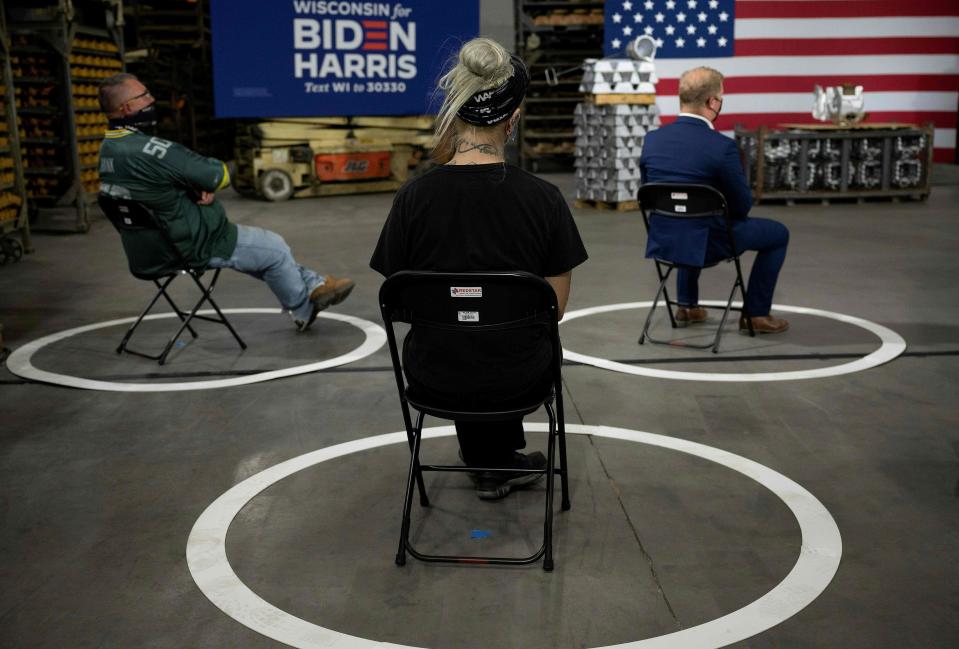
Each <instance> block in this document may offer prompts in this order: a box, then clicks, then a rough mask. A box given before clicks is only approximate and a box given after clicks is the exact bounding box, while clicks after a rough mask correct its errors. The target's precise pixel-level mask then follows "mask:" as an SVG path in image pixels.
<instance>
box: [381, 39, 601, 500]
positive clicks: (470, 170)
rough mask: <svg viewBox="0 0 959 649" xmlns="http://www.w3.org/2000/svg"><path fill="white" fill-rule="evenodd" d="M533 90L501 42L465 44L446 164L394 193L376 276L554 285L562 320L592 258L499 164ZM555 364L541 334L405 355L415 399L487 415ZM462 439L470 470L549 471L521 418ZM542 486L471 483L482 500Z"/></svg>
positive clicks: (451, 82)
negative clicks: (515, 276)
mask: <svg viewBox="0 0 959 649" xmlns="http://www.w3.org/2000/svg"><path fill="white" fill-rule="evenodd" d="M528 85H529V72H528V71H527V69H526V65H525V64H524V63H523V61H522V60H521V59H520V58H519V57H517V56H515V55H511V54H510V53H509V52H507V51H506V50H505V49H504V48H503V46H501V45H500V44H499V43H497V42H495V41H493V40H490V39H488V38H475V39H473V40H471V41H469V42H468V43H466V44H465V45H463V47H462V48H461V49H460V51H459V54H458V57H457V59H456V62H455V64H454V65H453V66H452V67H451V69H450V70H449V71H448V72H447V73H446V74H445V75H444V76H443V77H442V78H441V79H440V81H439V84H438V86H439V88H438V89H439V90H440V91H443V92H444V93H445V98H444V100H443V104H442V106H441V108H440V112H439V115H437V117H436V124H435V133H434V144H433V151H432V154H431V157H432V158H433V160H434V161H435V162H437V163H439V164H438V166H437V167H435V168H434V169H432V170H430V171H429V172H428V173H426V174H424V175H422V176H420V177H419V178H416V179H414V180H412V181H410V182H408V183H407V184H406V185H404V186H403V187H402V188H401V189H400V190H399V192H397V194H396V198H395V199H394V201H393V207H392V209H391V210H390V214H389V216H388V217H387V220H386V224H385V225H384V226H383V231H382V233H381V234H380V239H379V242H378V243H377V246H376V250H375V251H374V252H373V257H372V259H371V260H370V266H371V267H372V268H373V269H374V270H376V271H378V272H380V273H382V274H383V275H384V276H386V277H389V276H390V275H392V274H393V273H396V272H398V271H401V270H432V271H441V272H470V271H508V270H520V271H526V272H529V273H533V274H535V275H539V276H540V277H543V278H545V279H546V281H548V282H549V283H550V285H551V286H552V287H553V289H554V290H555V291H556V297H557V301H558V303H559V309H560V317H562V313H563V311H564V310H565V309H566V302H567V300H568V298H569V290H570V281H571V277H572V269H573V268H574V267H576V266H578V265H579V264H581V263H582V262H584V261H585V260H586V258H587V255H586V249H585V248H584V246H583V242H582V240H581V239H580V236H579V232H578V231H577V229H576V224H575V223H574V222H573V217H572V215H571V214H570V211H569V207H568V206H567V204H566V201H565V199H564V198H563V196H562V194H561V193H560V191H559V189H557V188H556V187H555V186H554V185H552V184H550V183H548V182H546V181H544V180H542V179H540V178H537V177H536V176H534V175H532V174H530V173H527V172H525V171H523V170H522V169H519V168H517V167H514V166H512V165H508V164H506V160H505V157H504V154H505V147H506V142H507V140H509V138H510V137H511V136H512V134H513V133H515V132H516V128H517V124H518V121H519V115H520V104H522V102H523V98H524V97H525V95H526V89H527V86H528ZM477 351H479V352H480V353H477ZM438 360H439V361H440V362H437V361H438ZM550 361H551V351H550V345H549V340H548V338H547V337H546V333H545V332H542V334H530V337H529V339H524V340H516V337H515V334H512V335H511V336H510V337H502V336H497V337H496V338H495V339H494V338H493V336H486V337H485V338H484V339H482V340H481V341H477V345H474V346H472V349H470V350H469V354H468V355H467V354H464V353H463V351H462V349H461V345H459V344H458V343H457V342H456V341H455V340H452V339H449V338H448V334H446V333H445V332H441V331H436V330H417V329H416V327H413V328H411V330H410V333H409V335H408V336H407V338H406V341H405V342H404V346H403V365H404V369H405V371H406V377H407V380H408V381H409V383H410V386H411V387H412V388H415V389H417V390H422V391H426V392H428V393H431V394H434V395H436V396H438V397H440V398H443V397H445V398H452V399H457V400H459V401H463V400H466V402H467V403H468V402H470V401H471V402H472V403H474V404H476V405H477V406H481V407H488V406H490V405H495V404H497V403H502V402H503V401H505V400H513V399H516V398H517V397H521V396H522V395H523V394H524V393H525V392H531V391H535V392H541V390H542V387H541V386H543V385H544V384H545V383H548V382H549V381H550V376H549V374H548V368H549V363H550ZM517 367H519V368H521V371H518V372H517V371H516V370H515V368H517ZM426 368H430V369H429V370H427V369H426ZM437 368H445V371H439V370H438V369H437ZM503 368H510V370H509V371H505V370H504V369H503ZM466 377H468V378H469V383H468V386H467V384H466V383H464V378H466ZM477 386H479V387H480V389H477ZM456 434H457V437H458V439H459V443H460V451H461V456H462V458H463V461H464V462H465V463H466V465H467V466H491V467H506V468H518V469H527V468H544V467H545V466H546V458H545V457H544V456H543V454H542V453H540V452H538V451H537V452H533V453H529V454H523V453H519V452H517V451H518V450H519V449H522V448H525V446H526V440H525V438H524V436H523V422H522V419H515V420H509V421H503V422H496V423H495V424H490V423H488V422H465V421H457V422H456ZM541 477H542V475H535V474H533V475H530V474H510V473H501V472H495V473H494V472H487V473H474V474H473V478H474V482H475V484H476V491H477V495H478V496H479V497H480V498H483V499H495V498H502V497H504V496H506V495H508V494H509V493H510V491H512V490H513V489H515V488H518V487H521V486H524V485H527V484H530V483H531V482H533V481H535V480H536V479H538V478H541Z"/></svg>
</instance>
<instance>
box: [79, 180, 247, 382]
mask: <svg viewBox="0 0 959 649" xmlns="http://www.w3.org/2000/svg"><path fill="white" fill-rule="evenodd" d="M97 202H98V203H99V204H100V209H102V210H103V213H104V214H106V216H107V218H108V219H110V222H111V223H112V224H113V226H114V227H115V228H116V229H117V232H119V233H120V240H121V242H122V243H123V250H124V252H125V253H126V256H127V262H128V264H129V266H130V273H131V274H132V275H133V276H134V277H136V278H137V279H142V280H145V281H152V282H153V283H154V284H155V285H156V287H157V289H159V290H158V291H157V293H156V295H154V296H153V299H152V300H150V303H149V304H148V305H147V308H146V309H144V310H143V312H142V313H141V314H140V317H138V318H137V319H136V322H134V323H133V325H132V326H131V327H130V328H129V329H128V330H127V332H126V334H125V335H124V336H123V340H122V341H121V342H120V346H119V347H117V353H118V354H121V353H123V352H127V353H128V354H135V355H137V356H142V357H144V358H149V359H151V360H155V361H159V363H160V365H163V364H164V363H165V362H166V359H167V355H168V354H169V353H170V350H172V349H173V345H175V344H176V341H177V340H178V339H179V338H180V335H181V334H182V333H183V330H184V329H186V330H187V331H189V332H190V335H191V336H193V337H194V338H196V337H197V333H196V331H194V329H193V327H192V326H190V323H191V322H192V321H193V320H194V319H200V320H207V321H209V322H218V323H220V324H222V325H225V326H226V328H227V329H229V330H230V333H231V334H233V337H234V338H235V339H236V342H237V343H239V345H240V349H246V343H244V342H243V340H242V339H241V338H240V336H239V334H237V333H236V330H235V329H234V328H233V326H232V325H231V324H230V322H229V320H227V319H226V316H225V315H223V312H222V311H220V307H219V306H217V304H216V302H214V301H213V296H212V293H213V288H214V287H215V286H216V280H217V278H219V276H220V269H219V268H217V269H216V270H215V272H214V273H213V278H212V279H211V280H210V282H209V284H207V285H204V284H203V282H201V281H200V277H201V276H202V275H203V273H204V271H205V270H206V267H205V265H203V264H197V263H195V262H190V261H188V260H186V259H184V257H183V255H182V254H180V251H179V250H178V249H177V247H176V245H175V244H174V243H173V239H172V238H171V237H170V233H169V232H168V231H167V229H166V226H165V225H164V223H163V222H162V221H161V220H160V219H158V218H157V217H156V216H155V215H154V214H153V211H152V210H150V209H149V208H148V207H146V206H145V205H143V204H142V203H138V202H137V201H134V200H132V199H129V198H119V197H116V196H110V195H107V194H102V193H101V194H99V196H98V197H97ZM179 275H188V276H189V277H190V278H191V279H192V280H193V282H194V283H195V284H196V286H197V288H198V289H200V293H201V297H200V299H199V301H197V303H196V304H195V305H194V306H193V308H192V309H190V310H189V311H184V310H182V309H181V308H180V307H178V306H177V305H176V303H175V302H174V301H173V298H172V297H170V294H169V293H168V292H167V287H169V286H170V283H171V282H172V281H173V280H174V279H176V278H177V277H178V276H179ZM161 296H162V297H163V298H164V299H165V300H166V301H167V302H168V303H169V304H170V307H172V308H173V312H174V313H176V315H177V317H178V318H179V319H180V326H179V328H178V329H177V331H176V333H175V334H173V337H172V338H170V341H169V342H168V343H167V344H166V346H165V347H164V348H163V351H162V352H161V353H159V354H157V355H151V354H146V353H143V352H139V351H136V350H134V349H130V348H129V347H128V346H127V343H129V341H130V338H131V337H132V336H133V332H134V331H136V328H137V327H138V326H140V323H141V322H142V321H143V318H144V317H145V316H146V315H147V314H148V313H149V312H150V310H151V309H152V308H153V306H154V305H155V304H156V303H157V300H159V299H160V297H161ZM204 302H208V303H209V304H210V306H212V307H213V309H214V311H216V313H217V315H218V316H219V317H212V316H206V315H201V314H198V313H197V312H198V311H199V310H200V307H201V306H203V303H204Z"/></svg>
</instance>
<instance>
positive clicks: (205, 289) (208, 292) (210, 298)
mask: <svg viewBox="0 0 959 649" xmlns="http://www.w3.org/2000/svg"><path fill="white" fill-rule="evenodd" d="M220 270H221V269H220V268H217V269H216V272H214V273H213V279H212V280H211V281H210V284H209V286H206V287H204V286H203V283H202V282H200V278H199V277H197V276H196V275H194V274H193V273H190V277H192V278H193V281H194V282H196V285H197V286H198V287H199V289H200V290H201V291H202V292H203V299H202V300H201V302H202V301H203V300H206V301H207V302H209V303H210V306H212V307H213V310H214V311H216V314H217V315H218V316H219V317H220V322H221V323H223V324H224V325H226V328H227V329H229V330H230V333H231V334H233V337H234V338H235V339H236V342H237V343H239V345H240V349H246V343H245V342H243V339H242V338H240V334H238V333H237V332H236V329H234V328H233V325H231V324H230V321H229V320H227V319H226V316H225V315H223V312H222V311H220V306H219V305H218V304H217V303H216V302H215V301H214V300H213V295H211V293H213V286H214V285H215V284H216V280H217V278H218V277H219V276H220Z"/></svg>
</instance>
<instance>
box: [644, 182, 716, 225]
mask: <svg viewBox="0 0 959 649" xmlns="http://www.w3.org/2000/svg"><path fill="white" fill-rule="evenodd" d="M639 206H640V209H641V210H642V212H643V218H644V219H646V220H648V215H649V214H650V213H651V212H655V213H656V214H658V215H661V216H665V217H669V218H674V219H704V218H712V217H715V216H726V214H727V209H726V199H725V198H724V197H723V195H722V194H721V193H720V192H719V191H717V190H716V189H714V188H713V187H710V186H709V185H694V184H682V183H649V184H646V185H643V186H641V187H640V188H639Z"/></svg>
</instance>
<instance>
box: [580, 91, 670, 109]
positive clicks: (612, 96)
mask: <svg viewBox="0 0 959 649" xmlns="http://www.w3.org/2000/svg"><path fill="white" fill-rule="evenodd" d="M586 103H587V104H596V105H597V106H605V105H607V104H642V105H649V104H655V103H656V95H648V94H638V93H626V92H622V93H615V92H614V93H603V94H599V95H586Z"/></svg>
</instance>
